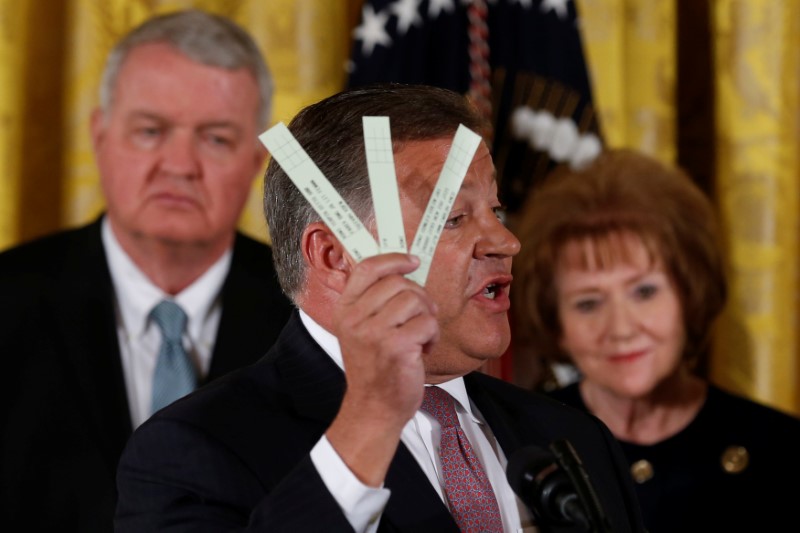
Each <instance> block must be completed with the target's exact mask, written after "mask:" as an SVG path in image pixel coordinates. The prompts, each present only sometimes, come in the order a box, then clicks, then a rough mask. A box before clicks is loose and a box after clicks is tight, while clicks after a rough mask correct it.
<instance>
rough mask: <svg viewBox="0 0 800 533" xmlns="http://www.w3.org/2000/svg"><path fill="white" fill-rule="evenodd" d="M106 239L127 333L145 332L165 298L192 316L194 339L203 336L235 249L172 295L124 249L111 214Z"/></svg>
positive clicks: (190, 324) (190, 325) (189, 327)
mask: <svg viewBox="0 0 800 533" xmlns="http://www.w3.org/2000/svg"><path fill="white" fill-rule="evenodd" d="M102 239H103V246H104V247H105V251H106V256H107V257H108V268H109V271H110V273H111V280H112V282H113V284H114V292H115V294H116V295H117V304H118V306H119V310H120V315H121V317H122V321H123V324H124V327H125V330H126V331H127V333H128V334H129V335H142V334H143V333H144V331H145V329H146V328H147V325H148V315H149V314H150V311H151V310H152V309H153V307H154V306H155V305H156V304H157V303H158V302H160V301H161V300H164V299H168V300H170V299H171V300H174V301H175V302H176V303H177V304H178V305H180V306H181V308H183V310H184V312H185V313H186V315H187V317H188V321H187V326H186V327H187V332H188V334H189V337H190V338H191V339H193V340H197V339H199V338H200V332H201V330H202V327H203V324H204V322H205V319H206V317H207V315H208V313H209V312H210V311H211V307H212V305H213V304H214V302H215V300H216V299H217V298H218V297H219V293H220V292H221V290H222V285H223V283H224V282H225V276H226V275H227V273H228V270H229V268H230V264H231V260H232V256H233V252H232V251H231V250H228V251H226V252H225V253H224V254H222V256H221V257H220V258H219V259H218V260H217V261H216V262H215V263H214V264H213V265H211V268H209V269H208V270H206V272H205V273H204V274H203V275H202V276H200V277H199V278H198V279H197V280H195V281H194V282H193V283H192V284H191V285H189V286H188V287H186V288H185V289H184V290H183V291H181V292H180V293H178V294H177V295H175V296H174V297H172V296H170V295H168V294H166V293H165V292H164V291H162V290H161V289H160V288H158V287H157V286H156V285H155V284H153V282H152V281H150V279H149V278H148V277H147V276H146V275H145V274H144V272H142V271H141V270H140V269H139V267H137V266H136V264H135V263H134V262H133V260H132V259H131V258H130V256H129V255H128V254H127V253H126V252H125V250H123V249H122V246H121V245H120V244H119V241H118V240H117V238H116V236H115V235H114V232H113V231H112V229H111V224H110V223H109V222H108V217H103V222H102Z"/></svg>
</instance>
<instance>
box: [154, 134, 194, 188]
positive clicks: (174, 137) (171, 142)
mask: <svg viewBox="0 0 800 533" xmlns="http://www.w3.org/2000/svg"><path fill="white" fill-rule="evenodd" d="M161 166H162V170H164V171H165V172H167V173H169V174H173V175H177V176H187V177H193V176H196V175H197V173H198V168H199V158H198V153H197V140H196V139H195V137H194V135H192V134H191V133H189V132H181V131H176V132H173V133H172V134H171V135H170V136H169V138H168V139H167V142H166V143H164V144H163V145H162V161H161Z"/></svg>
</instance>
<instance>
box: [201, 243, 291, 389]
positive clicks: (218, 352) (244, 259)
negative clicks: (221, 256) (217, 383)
mask: <svg viewBox="0 0 800 533" xmlns="http://www.w3.org/2000/svg"><path fill="white" fill-rule="evenodd" d="M272 276H274V271H273V267H272V256H271V255H270V252H269V249H265V248H264V246H263V245H261V244H260V243H259V244H256V243H254V242H250V241H249V240H248V239H247V238H245V237H244V236H243V235H240V234H238V233H237V235H236V241H235V243H234V247H233V258H232V259H231V268H230V271H229V272H228V275H227V277H226V278H225V284H224V285H223V287H222V317H221V319H220V324H219V329H218V331H217V335H216V340H215V342H214V353H213V356H212V358H211V367H210V369H209V373H208V376H207V378H206V381H210V380H212V379H216V378H218V377H220V376H222V375H224V374H227V373H228V372H230V371H232V370H235V369H237V368H240V367H243V366H246V365H249V364H251V363H253V362H255V361H257V360H258V359H260V358H261V357H262V356H263V355H264V354H266V352H267V350H268V349H269V347H270V344H271V342H272V340H273V339H275V338H277V336H278V334H279V333H280V331H281V329H282V328H283V326H284V325H285V320H286V317H287V316H288V315H289V313H290V312H291V307H292V306H291V303H290V302H289V300H288V298H286V296H284V295H283V293H281V292H280V288H279V287H278V285H277V283H276V282H275V280H274V279H273V277H272Z"/></svg>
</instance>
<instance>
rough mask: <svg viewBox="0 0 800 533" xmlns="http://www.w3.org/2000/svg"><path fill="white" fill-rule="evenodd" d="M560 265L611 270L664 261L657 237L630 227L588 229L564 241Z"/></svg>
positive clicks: (651, 264) (564, 267)
mask: <svg viewBox="0 0 800 533" xmlns="http://www.w3.org/2000/svg"><path fill="white" fill-rule="evenodd" d="M557 258H558V261H557V262H558V267H559V268H563V269H567V270H582V271H597V270H609V269H612V268H615V267H617V266H619V265H635V266H647V267H648V268H652V267H653V266H655V265H657V264H660V263H661V261H662V257H661V253H660V251H659V249H658V246H657V245H656V242H655V240H654V239H652V238H650V237H648V236H647V235H644V234H640V233H636V232H634V231H631V230H611V231H604V232H587V233H584V234H582V235H575V236H572V237H570V238H568V239H566V240H564V241H563V243H562V244H561V246H560V247H559V248H558V252H557Z"/></svg>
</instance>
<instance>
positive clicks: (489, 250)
mask: <svg viewBox="0 0 800 533" xmlns="http://www.w3.org/2000/svg"><path fill="white" fill-rule="evenodd" d="M364 117H388V121H389V125H390V132H391V139H390V140H389V142H390V146H391V152H392V153H391V154H385V153H384V154H383V157H384V159H383V161H386V160H387V158H388V157H389V156H391V159H393V165H392V166H393V167H394V170H395V173H396V179H397V190H398V193H397V194H398V195H399V204H400V211H401V212H402V227H403V228H404V231H405V239H406V242H412V243H414V244H412V245H411V250H412V251H413V250H415V249H417V250H419V251H420V252H419V257H418V256H417V255H415V254H413V253H411V254H409V253H398V252H391V253H380V252H381V246H380V245H379V244H378V243H380V242H381V241H383V239H382V238H381V236H379V235H378V227H379V226H386V225H385V224H378V222H377V217H381V216H383V214H382V213H383V211H382V210H381V206H380V205H379V206H378V207H377V209H375V210H373V200H372V198H373V196H375V197H378V198H383V199H381V200H379V202H386V201H392V198H391V194H389V195H386V194H383V193H385V192H386V191H375V190H372V189H371V188H370V176H369V175H368V164H367V158H369V157H373V156H375V153H374V152H373V151H372V148H370V149H369V150H367V153H365V136H367V138H368V139H369V135H370V134H369V133H368V132H367V131H366V130H365V128H364V124H365V122H366V121H365V120H364ZM483 128H484V123H483V122H482V120H481V119H480V118H479V116H478V115H477V114H476V113H475V111H474V109H473V108H472V107H470V106H469V104H467V103H466V101H465V100H464V99H463V98H462V97H461V96H460V95H458V94H456V93H452V92H450V91H447V90H444V89H437V88H433V87H424V86H408V85H381V86H373V87H368V88H363V89H356V90H351V91H347V92H343V93H339V94H337V95H334V96H332V97H330V98H327V99H325V100H323V101H321V102H319V103H317V104H314V105H311V106H309V107H307V108H305V109H304V110H302V111H301V112H300V113H299V114H298V116H297V117H295V119H294V120H292V122H291V124H290V125H289V128H288V130H287V129H285V127H282V126H281V125H278V126H276V127H275V128H274V129H272V130H270V131H268V132H266V133H265V134H264V135H262V137H261V138H262V141H264V143H265V144H266V145H267V146H268V148H269V149H270V152H271V153H272V155H273V159H272V161H271V162H270V165H269V168H268V170H267V175H266V177H265V212H266V215H267V221H268V223H269V227H270V234H271V236H272V239H273V252H274V260H275V266H276V271H277V272H278V276H279V279H280V283H281V286H282V288H283V290H284V291H285V292H286V293H287V294H288V295H289V296H290V297H291V298H292V299H293V300H294V303H295V304H296V305H297V307H298V308H299V310H298V312H296V313H295V314H294V316H293V317H292V318H291V319H290V321H289V323H288V324H287V326H286V328H285V329H284V330H283V332H282V333H281V336H280V338H279V339H278V341H277V342H276V344H275V345H274V347H273V348H272V349H271V350H270V351H269V353H268V354H267V355H266V356H265V357H264V358H263V359H262V360H261V361H259V362H258V363H256V364H255V365H253V366H251V367H248V368H246V369H242V370H241V371H238V372H236V373H234V374H231V375H230V376H229V377H227V378H225V379H223V380H222V381H219V382H217V383H215V384H211V385H210V386H208V387H205V388H203V389H201V390H200V391H197V392H196V393H194V394H192V395H190V396H188V397H187V398H185V399H183V400H179V401H178V402H176V403H175V404H173V405H172V406H170V407H168V408H166V409H165V410H163V411H161V412H160V413H159V414H157V415H156V416H154V417H153V418H152V419H151V420H150V421H148V422H147V423H145V424H144V425H142V426H141V427H140V428H139V429H138V430H137V431H136V432H135V434H134V435H133V437H132V439H131V440H130V442H129V444H128V446H127V448H126V450H125V452H124V454H123V458H122V460H121V463H120V467H119V471H118V485H119V489H120V504H119V506H118V508H117V522H116V523H117V530H118V531H121V532H125V531H131V532H133V531H137V532H138V531H159V530H161V529H166V528H168V527H175V526H179V527H178V529H181V530H182V529H191V530H192V531H221V530H226V531H228V530H247V531H297V532H300V531H302V532H307V531H326V532H330V531H369V532H373V531H381V532H383V531H413V532H420V531H437V532H440V531H459V530H462V531H496V532H500V531H537V530H538V531H565V532H566V531H575V530H576V529H575V528H574V526H565V525H558V524H555V523H551V522H548V521H547V520H546V519H545V518H544V517H540V516H539V514H538V512H536V513H537V514H533V513H531V512H530V511H529V509H528V508H527V506H526V504H527V503H529V502H522V501H521V500H519V499H518V498H517V496H516V495H515V493H514V491H513V490H512V488H511V486H510V485H509V482H508V481H507V480H506V475H505V467H506V464H507V461H508V458H509V457H511V455H512V454H513V453H514V452H516V451H517V450H519V449H522V448H525V447H529V446H538V447H542V448H546V447H547V446H548V445H549V444H550V443H551V442H553V441H555V440H563V439H567V440H569V442H570V443H571V444H572V446H573V447H574V449H575V450H576V451H577V454H578V455H579V456H580V459H581V461H582V464H583V466H584V467H585V469H586V471H587V473H588V475H589V476H590V478H591V483H592V485H593V487H594V489H595V491H596V493H597V495H598V500H599V504H600V505H601V507H602V509H603V510H604V513H605V515H606V517H607V520H608V525H609V526H610V527H611V529H612V530H613V531H615V532H626V531H642V530H643V529H642V526H641V519H640V516H639V511H638V507H637V503H636V501H635V497H634V495H633V491H632V487H631V485H630V483H631V482H630V476H629V475H628V474H627V467H626V465H625V462H624V459H623V458H622V456H621V454H620V451H619V449H618V448H617V447H616V444H615V443H614V440H613V437H612V436H611V435H610V433H609V432H608V431H607V429H606V428H605V426H603V425H602V424H600V423H599V422H598V421H597V420H596V419H593V418H590V417H588V416H586V415H584V414H581V413H579V412H577V411H575V410H571V409H568V408H566V407H564V406H562V405H561V404H558V403H555V402H553V401H550V400H549V399H547V398H543V397H540V396H536V395H532V394H531V393H528V392H526V391H523V390H521V389H519V388H517V387H515V386H513V385H511V384H509V383H506V382H503V381H500V380H497V379H495V378H492V377H490V376H487V375H484V374H481V373H480V372H477V369H478V368H480V367H481V365H482V364H483V363H484V362H485V361H487V360H489V359H492V358H497V357H500V356H501V355H502V354H503V352H504V351H505V349H506V348H507V346H508V343H509V338H510V332H509V324H508V318H507V316H506V315H507V312H508V309H509V299H508V292H509V291H508V289H509V285H510V283H511V274H510V273H511V259H512V257H513V256H514V255H515V254H516V253H517V252H518V251H519V247H520V243H519V241H518V240H517V239H516V237H514V236H513V235H512V234H511V233H510V232H509V231H508V230H507V229H506V228H505V227H504V226H503V224H502V222H501V220H500V217H499V211H500V209H501V206H500V204H499V202H498V200H497V186H496V183H495V175H494V166H493V164H492V159H491V156H490V154H489V151H488V149H487V146H486V144H485V143H483V142H482V141H480V139H476V142H474V143H471V142H470V139H471V138H472V137H470V135H471V134H472V135H474V132H477V133H481V132H482V131H484V130H483ZM459 130H461V131H462V132H463V131H464V130H468V131H467V132H466V133H465V135H466V137H464V136H463V135H462V136H461V137H458V136H455V134H456V132H457V131H459ZM381 135H384V134H381ZM454 136H455V137H454ZM372 140H374V139H372ZM372 140H368V141H367V145H370V144H371V143H372ZM384 141H386V140H385V139H384ZM473 154H474V155H473ZM369 166H370V167H372V164H370V165H369ZM369 170H370V172H373V170H374V169H373V168H370V169H369ZM372 177H373V178H374V177H375V176H372ZM383 179H384V180H385V179H387V178H386V175H384V178H383ZM445 182H449V184H450V186H452V185H453V183H454V182H456V183H458V186H457V187H456V188H455V190H454V191H452V194H449V193H448V184H447V183H445ZM379 183H380V180H373V186H375V185H378V184H379ZM340 196H341V198H340ZM353 217H355V222H354V218H353ZM390 222H391V221H390ZM394 222H395V223H399V221H394ZM361 224H363V227H364V228H366V229H367V233H366V234H365V233H364V232H363V231H362V229H361V227H360V225H361ZM391 226H392V225H391V224H389V225H388V227H391ZM439 232H441V233H440V234H439ZM418 233H426V235H425V236H424V237H423V239H425V240H427V241H430V240H431V239H433V240H434V243H433V245H434V246H433V248H434V249H435V253H434V254H432V257H430V258H427V259H429V260H430V269H429V271H428V273H427V276H422V277H415V276H414V272H415V271H417V269H418V268H419V267H420V265H421V264H422V263H423V262H425V261H426V257H425V256H426V254H427V252H426V250H429V249H431V248H430V247H427V246H425V245H423V244H418V243H419V242H420V241H418V240H417V234H418ZM370 241H373V242H370ZM417 244H418V245H417ZM429 244H430V242H429ZM355 257H359V258H360V260H358V261H357V260H356V259H354V258H355ZM453 442H457V446H455V448H458V449H454V447H453V446H452V443H453ZM451 452H452V453H456V455H450V454H451ZM459 454H460V456H459ZM454 463H458V464H459V465H464V466H463V468H461V466H459V469H456V470H453V469H451V467H452V465H453V464H454ZM465 472H466V473H465ZM467 478H469V479H467ZM470 480H471V481H470ZM465 502H466V503H465ZM536 522H538V523H536Z"/></svg>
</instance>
